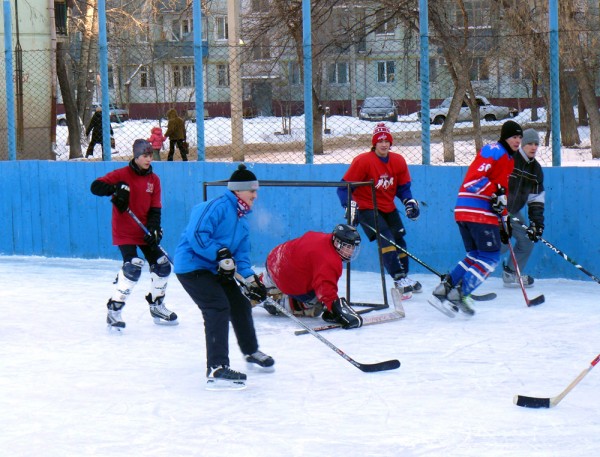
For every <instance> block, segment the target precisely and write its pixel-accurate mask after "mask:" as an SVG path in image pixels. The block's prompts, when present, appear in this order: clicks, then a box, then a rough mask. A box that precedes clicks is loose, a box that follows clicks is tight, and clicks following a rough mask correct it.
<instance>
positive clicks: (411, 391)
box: [0, 256, 600, 457]
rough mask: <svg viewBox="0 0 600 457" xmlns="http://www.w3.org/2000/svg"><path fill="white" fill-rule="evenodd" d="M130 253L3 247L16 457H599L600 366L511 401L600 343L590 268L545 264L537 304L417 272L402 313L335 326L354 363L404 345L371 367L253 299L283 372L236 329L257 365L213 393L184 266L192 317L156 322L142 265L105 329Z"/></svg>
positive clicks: (357, 287)
mask: <svg viewBox="0 0 600 457" xmlns="http://www.w3.org/2000/svg"><path fill="white" fill-rule="evenodd" d="M449 266H450V265H444V266H440V267H444V268H447V267H449ZM119 267H120V262H116V261H111V260H80V259H48V258H42V257H19V256H8V257H7V256H5V257H0V275H1V276H2V277H3V278H5V281H4V282H3V287H2V292H1V296H2V301H3V303H4V304H5V305H6V306H5V310H6V311H7V312H6V313H5V318H4V321H3V323H2V330H1V331H0V373H1V375H0V411H1V414H0V430H1V431H0V449H2V452H1V453H2V455H3V456H10V457H13V456H15V457H17V456H18V457H22V456H34V455H44V456H46V457H53V456H60V457H63V456H75V455H76V456H122V455H128V456H144V457H147V456H180V455H181V456H184V455H185V456H208V455H224V456H230V455H240V456H249V457H253V456H257V457H258V456H261V457H271V456H273V457H281V456H316V455H323V456H331V457H336V456H343V457H354V456H357V457H364V456H378V457H381V456H390V457H391V456H403V457H406V456H408V457H411V456H457V457H463V456H477V457H481V456H486V457H493V456H528V457H529V456H540V457H541V456H544V457H547V456H579V457H587V456H590V457H591V456H595V455H597V452H598V449H599V448H600V436H599V435H598V428H599V427H600V408H598V406H597V401H596V400H597V398H598V389H599V387H600V369H598V371H594V370H592V371H591V372H590V373H589V374H588V376H587V377H586V378H585V379H583V380H582V381H581V382H580V384H579V385H577V387H575V388H574V389H573V390H572V391H571V393H569V395H567V396H566V397H565V398H564V400H562V402H561V403H560V404H559V405H558V406H557V407H555V408H551V409H543V410H533V409H525V408H520V407H517V406H515V405H514V404H513V402H512V401H513V396H514V395H515V394H521V395H531V396H542V397H548V396H555V395H558V394H559V393H560V392H561V391H562V390H563V389H565V388H566V387H567V385H569V383H571V381H573V380H574V379H575V378H576V377H577V375H579V373H581V371H582V370H584V369H586V368H587V367H588V366H589V364H590V362H591V360H592V359H593V358H594V357H595V356H596V355H597V354H598V352H599V351H600V332H599V331H598V328H599V326H600V309H599V308H598V300H597V296H598V292H599V291H600V289H599V287H600V286H599V285H598V284H597V283H595V282H592V281H584V280H582V281H571V280H561V279H559V280H556V279H552V280H549V279H548V280H539V281H536V286H535V287H534V288H532V289H528V290H527V293H528V295H529V297H530V298H532V297H535V296H537V295H539V294H542V293H543V294H544V295H545V297H546V302H545V303H544V304H542V305H540V306H538V307H534V308H527V307H526V305H525V302H524V299H523V295H522V292H521V290H520V289H505V288H503V287H502V286H501V282H500V279H498V278H496V277H493V278H490V279H489V280H488V281H487V282H486V283H485V284H484V285H483V286H482V287H481V288H480V291H481V292H492V291H493V292H496V293H498V298H497V299H496V300H493V301H490V302H485V303H483V302H480V303H477V304H476V310H477V314H476V315H475V316H474V317H473V318H472V319H470V320H467V319H464V318H460V317H459V318H455V319H449V318H447V317H446V316H444V315H442V314H441V313H440V312H438V311H437V310H435V309H434V308H432V307H431V306H429V305H428V304H427V303H426V298H427V296H428V294H429V293H430V291H431V290H432V288H433V287H434V286H435V285H436V284H437V282H438V279H437V277H435V276H433V275H416V276H415V277H416V279H418V280H419V281H421V282H422V283H423V285H424V290H425V292H424V293H423V294H419V295H415V296H414V297H413V299H411V300H409V301H406V302H404V307H405V310H406V318H405V319H403V320H401V321H396V322H389V323H386V324H381V325H373V326H369V327H363V328H361V329H355V330H348V331H345V330H333V331H329V332H325V333H322V335H323V336H324V337H326V338H327V339H329V340H330V341H331V342H332V343H333V344H335V345H336V346H338V347H339V348H340V349H341V350H343V351H344V352H345V353H346V354H348V355H349V356H350V357H352V358H354V359H356V360H357V361H359V362H362V363H371V362H377V361H383V360H387V359H392V358H397V359H399V360H400V361H401V363H402V366H401V367H400V369H398V370H394V371H389V372H382V373H363V372H361V371H359V370H358V369H357V368H355V367H354V366H353V365H351V364H350V363H348V362H347V361H346V360H345V359H343V358H342V357H340V356H339V355H338V354H336V353H335V352H334V351H332V350H331V349H330V348H329V347H327V346H326V345H325V344H323V343H322V342H320V341H319V340H318V339H316V338H315V337H313V336H312V335H304V336H295V335H294V330H296V329H297V328H298V326H297V325H296V324H295V323H294V322H292V321H291V320H290V319H288V318H286V317H273V316H270V315H268V314H267V313H266V312H265V311H264V310H263V309H261V308H256V309H255V310H254V318H255V325H256V329H257V332H258V337H259V341H260V344H261V349H262V350H264V351H265V352H267V353H268V354H270V355H272V356H273V357H274V358H275V360H276V371H275V372H274V373H270V374H265V373H256V372H253V371H246V370H245V365H244V363H243V360H242V357H241V354H240V352H239V349H238V347H237V345H236V342H235V338H234V336H233V335H231V339H230V355H231V364H232V367H233V368H234V369H239V370H241V371H246V372H247V373H248V388H247V389H246V390H244V391H237V392H211V391H207V390H205V389H204V384H205V345H204V332H203V323H202V317H201V313H200V311H199V310H198V309H197V308H196V306H195V305H194V304H193V303H192V301H191V300H190V299H189V297H188V296H187V295H186V294H185V292H184V291H183V289H182V287H181V286H180V284H179V283H178V281H177V279H176V277H175V276H173V277H172V278H171V280H170V284H169V288H168V291H167V300H166V302H167V305H168V306H169V307H170V308H172V309H173V310H174V311H176V312H177V313H178V315H179V319H180V322H181V324H180V325H179V326H177V327H160V326H156V325H155V324H154V323H153V321H152V319H151V317H150V314H149V312H148V308H147V304H146V302H145V300H144V298H143V296H144V294H146V293H147V289H148V285H149V274H148V272H147V271H145V272H144V273H143V275H142V278H141V279H140V283H139V284H138V286H137V288H136V289H135V291H134V293H133V294H132V296H131V298H130V300H129V302H128V304H127V306H126V308H125V310H124V318H125V320H126V322H127V329H126V331H125V332H124V333H123V334H112V333H108V332H107V330H106V327H105V316H106V307H105V303H106V301H107V299H108V296H109V295H110V294H111V292H112V287H113V286H112V280H113V279H114V277H115V274H116V272H117V270H118V268H119ZM378 278H379V277H378V275H376V274H374V273H363V272H360V273H359V272H353V273H352V299H354V300H363V301H371V302H373V301H375V302H381V301H382V296H381V290H380V287H381V286H380V281H379V279H378ZM582 279H586V278H585V277H582ZM344 281H345V278H342V281H341V284H345V282H344ZM378 286H379V289H378ZM341 290H345V287H343V286H342V287H341ZM381 312H388V311H381ZM305 322H307V323H310V324H314V325H317V324H318V323H319V322H320V319H306V320H305Z"/></svg>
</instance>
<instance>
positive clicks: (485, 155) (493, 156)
mask: <svg viewBox="0 0 600 457" xmlns="http://www.w3.org/2000/svg"><path fill="white" fill-rule="evenodd" d="M514 165H515V162H514V160H513V158H512V156H511V155H509V154H508V152H507V151H506V150H505V149H504V147H503V146H502V145H501V144H500V143H491V144H486V145H485V146H484V147H483V148H481V151H479V153H477V155H476V156H475V159H474V160H473V162H472V163H471V165H470V166H469V169H468V170H467V174H466V175H465V179H464V181H463V183H462V186H461V187H460V190H459V192H458V199H457V201H456V207H455V208H454V219H455V220H456V221H457V222H458V221H465V222H477V223H480V224H490V225H498V215H497V214H496V213H495V212H494V211H493V210H492V203H491V195H492V194H493V193H495V192H496V190H498V185H500V186H502V187H504V189H505V190H506V193H507V195H508V177H509V176H510V174H511V173H512V171H513V168H514Z"/></svg>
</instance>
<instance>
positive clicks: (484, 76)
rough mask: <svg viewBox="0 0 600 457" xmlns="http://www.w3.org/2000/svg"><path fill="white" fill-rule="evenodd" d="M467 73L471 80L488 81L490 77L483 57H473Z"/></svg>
mask: <svg viewBox="0 0 600 457" xmlns="http://www.w3.org/2000/svg"><path fill="white" fill-rule="evenodd" d="M469 75H470V78H471V81H488V80H489V79H490V72H489V69H488V65H487V62H486V61H485V59H484V58H483V57H475V58H474V59H473V64H472V65H471V70H470V72H469Z"/></svg>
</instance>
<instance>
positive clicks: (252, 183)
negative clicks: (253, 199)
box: [227, 163, 258, 190]
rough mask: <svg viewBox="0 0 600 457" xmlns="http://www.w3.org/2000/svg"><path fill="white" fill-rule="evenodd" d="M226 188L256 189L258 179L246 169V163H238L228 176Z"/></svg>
mask: <svg viewBox="0 0 600 457" xmlns="http://www.w3.org/2000/svg"><path fill="white" fill-rule="evenodd" d="M227 188H228V189H229V190H257V189H258V180H257V179H256V175H255V174H254V173H252V172H251V171H250V170H248V169H246V165H244V164H243V163H240V164H239V165H238V169H237V170H235V171H234V172H233V174H232V175H231V178H229V182H228V183H227Z"/></svg>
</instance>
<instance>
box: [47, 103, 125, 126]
mask: <svg viewBox="0 0 600 457" xmlns="http://www.w3.org/2000/svg"><path fill="white" fill-rule="evenodd" d="M97 106H98V105H97V104H93V105H92V106H91V108H90V110H91V112H92V114H93V113H94V112H95V111H96V107H97ZM109 108H110V122H117V123H121V122H124V121H128V120H129V111H127V110H126V109H123V108H119V107H118V106H116V105H109ZM56 124H57V125H62V126H65V125H67V115H66V114H64V113H63V114H59V115H58V116H56Z"/></svg>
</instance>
